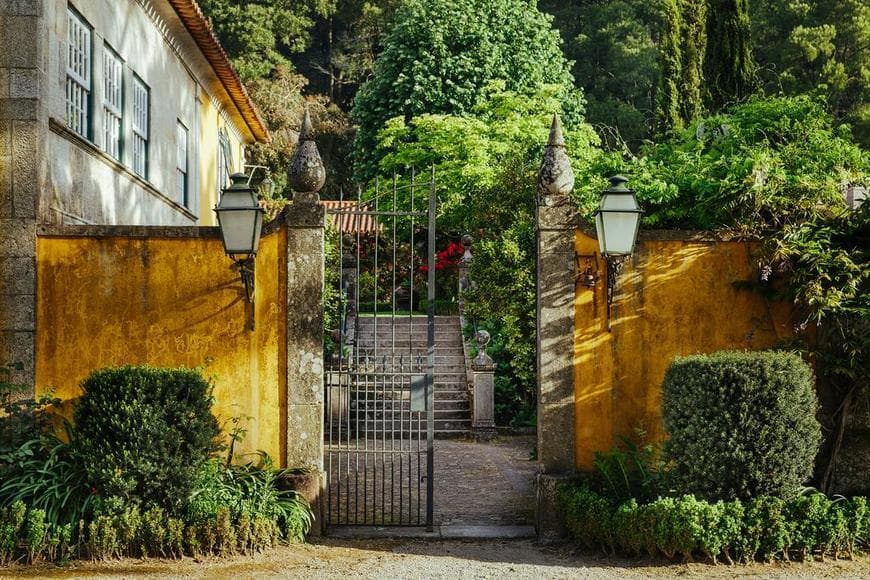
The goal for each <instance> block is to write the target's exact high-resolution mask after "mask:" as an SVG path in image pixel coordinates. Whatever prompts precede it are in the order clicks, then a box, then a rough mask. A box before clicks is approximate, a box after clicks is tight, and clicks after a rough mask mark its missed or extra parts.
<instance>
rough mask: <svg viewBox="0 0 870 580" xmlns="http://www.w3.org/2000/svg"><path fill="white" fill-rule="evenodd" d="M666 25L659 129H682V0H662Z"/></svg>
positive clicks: (665, 130)
mask: <svg viewBox="0 0 870 580" xmlns="http://www.w3.org/2000/svg"><path fill="white" fill-rule="evenodd" d="M662 12H663V15H664V19H663V20H664V27H663V30H662V39H661V45H660V55H661V56H660V58H661V77H660V78H659V88H658V95H657V98H656V132H658V133H659V134H664V133H666V132H668V131H671V130H674V131H678V130H680V129H682V128H683V113H682V105H681V95H680V87H681V85H682V83H681V78H682V76H683V74H682V72H683V42H682V37H683V33H682V31H683V15H682V10H680V0H663V1H662Z"/></svg>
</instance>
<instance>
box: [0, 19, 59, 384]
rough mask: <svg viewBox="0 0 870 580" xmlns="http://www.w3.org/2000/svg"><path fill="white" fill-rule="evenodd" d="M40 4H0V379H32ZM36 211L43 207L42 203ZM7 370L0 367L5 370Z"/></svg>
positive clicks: (39, 184) (43, 166)
mask: <svg viewBox="0 0 870 580" xmlns="http://www.w3.org/2000/svg"><path fill="white" fill-rule="evenodd" d="M42 4H43V2H0V30H2V32H0V366H5V365H12V366H11V367H7V368H6V369H3V371H2V372H0V381H4V380H9V381H10V382H12V383H15V384H19V385H23V386H25V387H26V389H25V390H24V392H23V393H21V396H24V397H29V396H32V395H33V394H34V392H35V391H34V385H35V381H36V232H37V227H38V225H39V224H38V216H39V212H40V207H39V205H40V204H39V202H40V199H39V196H40V193H42V192H43V191H44V189H45V187H46V186H45V183H46V179H47V163H46V161H45V154H44V151H45V147H46V142H47V139H48V137H47V134H48V122H47V119H48V113H47V107H48V100H47V99H46V96H45V95H46V87H47V85H48V84H49V83H48V82H47V80H46V70H47V68H48V64H47V59H48V58H49V55H47V54H46V50H45V47H46V46H47V40H46V21H45V15H44V10H45V9H44V7H43V6H42ZM42 209H44V208H42ZM7 370H8V371H10V372H8V373H7V372H6V371H7Z"/></svg>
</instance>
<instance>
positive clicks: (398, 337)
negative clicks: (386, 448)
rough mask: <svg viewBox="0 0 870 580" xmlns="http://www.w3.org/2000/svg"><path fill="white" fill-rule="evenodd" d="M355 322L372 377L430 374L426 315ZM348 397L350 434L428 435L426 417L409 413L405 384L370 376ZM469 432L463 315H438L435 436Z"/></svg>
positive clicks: (378, 436)
mask: <svg viewBox="0 0 870 580" xmlns="http://www.w3.org/2000/svg"><path fill="white" fill-rule="evenodd" d="M357 324H358V327H357V328H358V330H357V335H356V336H355V341H356V347H357V349H358V352H359V353H360V358H361V360H363V361H364V363H363V364H364V365H365V366H366V367H367V368H370V369H373V370H374V371H375V372H374V374H373V375H372V376H381V377H391V376H392V375H391V372H394V371H399V372H403V373H410V374H418V373H419V374H424V373H425V372H426V370H425V369H426V362H427V344H428V342H427V319H426V317H425V316H415V317H408V318H396V319H391V318H389V317H378V319H377V322H376V321H375V318H374V317H365V316H361V317H360V318H359V319H358V321H357ZM378 373H383V374H381V375H379V374H378ZM380 380H383V379H380ZM388 380H389V379H388ZM395 380H396V381H400V380H402V379H401V378H397V379H395ZM404 380H405V381H407V380H408V378H407V377H405V378H404ZM367 383H368V384H367ZM349 397H350V414H349V415H350V421H351V423H352V425H351V430H350V432H351V434H352V435H355V436H356V437H358V438H360V437H368V438H371V439H384V438H394V437H395V438H398V437H399V435H397V434H396V433H398V431H399V430H400V429H401V431H402V433H403V436H404V437H408V436H410V438H411V439H418V438H423V437H425V435H426V423H425V414H424V413H411V410H410V409H411V393H410V388H409V387H408V385H407V383H406V384H405V385H404V388H402V387H401V386H396V385H395V384H393V382H390V383H388V384H383V383H381V384H377V380H376V379H371V380H369V379H367V378H366V379H364V380H363V381H362V382H361V384H358V385H357V388H355V389H352V390H351V391H350V394H349ZM328 427H329V426H328V425H327V428H328ZM470 429H471V409H470V402H469V393H468V380H467V374H466V367H465V356H464V353H463V346H462V329H461V327H460V323H459V317H458V316H436V317H435V437H436V438H438V439H445V438H453V437H464V436H466V435H468V433H469V431H470Z"/></svg>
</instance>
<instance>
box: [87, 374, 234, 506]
mask: <svg viewBox="0 0 870 580" xmlns="http://www.w3.org/2000/svg"><path fill="white" fill-rule="evenodd" d="M82 388H83V390H84V393H83V395H82V397H81V400H80V401H79V403H78V405H77V406H76V409H75V427H76V432H77V436H76V438H75V441H74V447H75V450H74V453H75V455H76V457H77V458H78V459H79V460H80V461H81V463H82V465H83V467H84V468H85V471H86V472H87V475H88V478H89V481H90V483H91V485H93V491H94V493H95V494H97V495H98V497H99V498H100V499H101V500H108V499H109V498H118V499H120V500H122V505H127V506H135V505H141V506H143V507H152V506H158V507H161V508H163V509H165V510H166V511H167V512H168V513H169V514H173V515H175V514H180V513H182V512H183V510H184V509H185V508H186V506H187V503H188V501H189V499H190V497H191V495H192V493H193V491H194V488H195V485H196V481H197V475H198V473H199V471H200V469H201V468H202V466H203V464H204V463H205V462H206V460H207V459H208V457H209V455H210V454H211V453H212V452H213V451H215V450H216V448H217V447H216V437H217V436H218V434H219V433H220V428H219V426H218V422H217V419H216V418H215V416H214V415H213V414H212V412H211V406H212V401H213V399H212V389H211V385H210V384H209V382H208V381H207V380H205V379H204V378H203V376H202V375H201V374H200V373H199V371H196V370H192V369H184V368H181V369H163V368H154V367H148V366H126V367H120V368H108V369H102V370H98V371H95V372H93V373H92V374H91V375H90V376H89V377H88V378H87V379H85V381H84V383H83V384H82Z"/></svg>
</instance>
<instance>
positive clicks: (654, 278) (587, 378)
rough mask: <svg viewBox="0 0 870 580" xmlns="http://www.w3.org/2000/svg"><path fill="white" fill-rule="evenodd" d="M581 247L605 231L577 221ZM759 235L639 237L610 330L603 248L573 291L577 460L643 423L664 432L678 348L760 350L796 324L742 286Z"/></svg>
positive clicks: (658, 434) (590, 250) (586, 465)
mask: <svg viewBox="0 0 870 580" xmlns="http://www.w3.org/2000/svg"><path fill="white" fill-rule="evenodd" d="M575 249H576V253H577V255H578V256H584V255H587V256H591V255H596V253H597V250H598V243H597V241H596V240H595V239H594V238H592V237H590V236H589V235H587V234H586V233H584V232H583V231H577V233H576V236H575ZM754 250H755V246H754V245H753V244H751V243H745V242H732V241H692V240H679V239H670V240H661V239H656V240H641V241H639V242H638V244H637V247H636V249H635V253H634V255H633V257H632V259H631V260H630V261H629V262H628V263H627V264H626V266H625V268H624V269H623V271H622V274H621V275H620V277H619V282H618V287H617V290H616V292H615V296H614V302H613V307H612V314H611V317H612V331H611V332H608V331H607V315H606V312H607V303H606V284H605V280H604V278H605V276H604V272H605V265H604V262H603V260H602V259H601V257H600V256H598V255H596V258H595V267H597V270H598V273H599V281H598V284H597V285H596V287H595V288H587V287H586V286H584V285H582V284H578V285H577V288H576V295H575V335H574V385H575V387H574V388H575V406H576V407H575V411H576V412H575V421H576V430H575V433H576V435H575V437H576V440H575V446H574V449H575V460H576V465H577V468H578V469H580V470H590V469H592V468H593V460H594V457H595V452H596V451H606V450H609V449H611V448H612V447H613V445H614V444H615V443H616V442H617V437H618V436H619V435H626V436H632V435H633V434H634V432H635V431H636V430H637V429H643V430H644V431H645V432H646V434H647V437H648V438H649V439H650V440H654V441H661V440H662V439H664V437H665V432H664V428H663V425H662V421H661V384H662V380H663V379H664V375H665V371H666V369H667V367H668V365H669V364H670V362H671V361H672V360H673V358H674V357H675V356H678V355H688V354H694V353H705V352H713V351H717V350H724V349H750V350H757V349H763V348H767V347H770V346H773V345H774V344H776V343H777V342H778V341H780V340H781V339H783V338H786V337H788V336H791V333H792V323H791V307H790V305H789V304H788V303H772V302H770V301H768V300H766V299H765V298H764V297H762V296H761V295H760V294H758V293H757V292H753V291H751V290H746V289H740V288H739V286H740V285H739V284H736V283H739V282H741V281H748V280H751V279H752V278H753V276H755V275H756V274H755V272H756V268H755V267H754V259H753V252H754Z"/></svg>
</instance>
